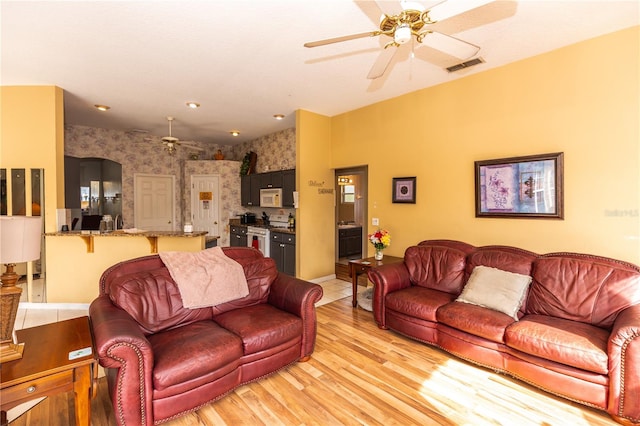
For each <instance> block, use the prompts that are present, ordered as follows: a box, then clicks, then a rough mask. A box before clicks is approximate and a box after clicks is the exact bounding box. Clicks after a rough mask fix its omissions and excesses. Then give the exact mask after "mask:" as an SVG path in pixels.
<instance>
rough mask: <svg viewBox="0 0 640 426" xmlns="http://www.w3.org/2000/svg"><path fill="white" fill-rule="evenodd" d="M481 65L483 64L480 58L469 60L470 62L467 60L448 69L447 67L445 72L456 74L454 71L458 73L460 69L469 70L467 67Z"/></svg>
mask: <svg viewBox="0 0 640 426" xmlns="http://www.w3.org/2000/svg"><path fill="white" fill-rule="evenodd" d="M482 63H484V61H483V60H482V58H475V59H470V60H468V61H466V62H462V63H460V64H456V65H452V66H450V67H447V71H449V72H456V71H460V70H462V69H465V68H469V67H472V66H474V65H478V64H482Z"/></svg>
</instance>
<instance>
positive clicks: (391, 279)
mask: <svg viewBox="0 0 640 426" xmlns="http://www.w3.org/2000/svg"><path fill="white" fill-rule="evenodd" d="M367 277H368V278H369V280H370V281H371V282H372V283H373V303H372V305H373V318H374V319H375V321H376V323H377V324H378V327H379V328H382V329H385V330H386V328H387V323H386V320H385V309H386V308H385V305H384V300H385V297H386V295H387V294H389V293H392V292H394V291H398V290H401V289H403V288H407V287H410V286H411V281H410V279H409V271H408V270H407V267H406V266H405V264H404V262H401V263H390V264H387V265H382V266H380V267H377V268H372V269H370V270H369V272H368V273H367Z"/></svg>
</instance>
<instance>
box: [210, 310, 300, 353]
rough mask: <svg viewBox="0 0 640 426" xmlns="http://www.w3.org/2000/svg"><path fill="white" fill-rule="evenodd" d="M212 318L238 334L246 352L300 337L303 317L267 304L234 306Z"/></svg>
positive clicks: (268, 347) (270, 346) (260, 349)
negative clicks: (232, 308)
mask: <svg viewBox="0 0 640 426" xmlns="http://www.w3.org/2000/svg"><path fill="white" fill-rule="evenodd" d="M214 321H216V322H217V323H218V324H220V325H221V326H222V327H224V328H226V329H227V330H229V331H231V332H232V333H234V334H236V335H238V336H240V338H241V339H242V344H243V347H244V354H245V355H249V354H253V353H256V352H260V351H264V350H267V349H271V348H274V347H276V346H278V345H281V344H283V343H287V342H291V341H295V340H298V341H299V340H300V339H301V338H302V319H300V318H299V317H297V316H295V315H292V314H290V313H288V312H285V311H281V310H279V309H277V308H275V307H273V306H271V305H269V304H260V305H253V306H248V307H243V308H242V309H234V310H232V311H228V312H225V313H223V314H220V315H216V316H215V317H214Z"/></svg>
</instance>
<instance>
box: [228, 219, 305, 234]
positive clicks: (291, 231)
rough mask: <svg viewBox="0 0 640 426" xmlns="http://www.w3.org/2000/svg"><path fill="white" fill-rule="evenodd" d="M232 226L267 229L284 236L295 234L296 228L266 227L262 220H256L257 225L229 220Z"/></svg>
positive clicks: (238, 220)
mask: <svg viewBox="0 0 640 426" xmlns="http://www.w3.org/2000/svg"><path fill="white" fill-rule="evenodd" d="M229 225H230V226H253V227H255V228H266V229H268V230H269V231H271V232H281V233H283V234H294V235H295V233H296V228H278V227H276V226H270V225H265V224H264V222H263V221H262V219H256V223H240V219H229Z"/></svg>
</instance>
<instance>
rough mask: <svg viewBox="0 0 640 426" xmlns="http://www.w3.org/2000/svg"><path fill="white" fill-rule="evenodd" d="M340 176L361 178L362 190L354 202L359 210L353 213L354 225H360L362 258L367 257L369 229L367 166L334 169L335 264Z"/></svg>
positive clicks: (337, 244)
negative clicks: (356, 201) (356, 202)
mask: <svg viewBox="0 0 640 426" xmlns="http://www.w3.org/2000/svg"><path fill="white" fill-rule="evenodd" d="M340 175H358V176H360V177H361V179H360V181H361V182H362V189H361V191H360V198H357V197H358V195H357V193H356V200H358V202H359V204H360V206H359V207H360V208H355V211H354V219H355V221H356V223H358V222H359V223H361V224H362V256H363V257H367V256H366V254H367V250H368V247H367V241H368V240H367V234H368V229H369V227H368V226H369V224H368V218H369V211H368V206H369V202H368V198H369V166H367V165H364V166H352V167H345V168H341V169H334V178H333V183H334V188H335V189H334V192H335V199H334V205H335V211H334V222H335V258H336V262H337V261H338V259H339V258H340V252H339V237H338V234H339V233H338V208H339V204H340V200H339V197H340V185H338V176H340ZM356 191H358V188H356Z"/></svg>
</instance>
